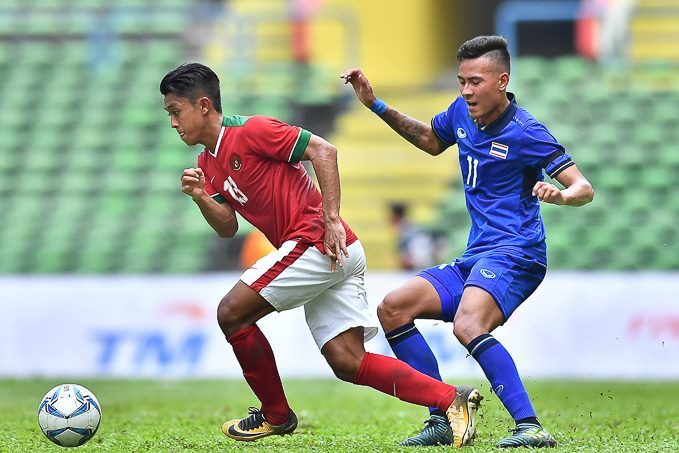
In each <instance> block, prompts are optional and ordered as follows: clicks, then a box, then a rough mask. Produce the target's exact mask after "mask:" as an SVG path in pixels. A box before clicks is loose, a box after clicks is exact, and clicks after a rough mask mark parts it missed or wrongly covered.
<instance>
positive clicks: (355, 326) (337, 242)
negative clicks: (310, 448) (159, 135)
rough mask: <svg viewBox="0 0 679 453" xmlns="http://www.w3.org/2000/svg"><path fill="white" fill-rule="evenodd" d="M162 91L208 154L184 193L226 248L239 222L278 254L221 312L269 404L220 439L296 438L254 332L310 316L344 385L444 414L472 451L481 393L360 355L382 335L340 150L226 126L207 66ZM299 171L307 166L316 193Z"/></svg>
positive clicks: (186, 176)
mask: <svg viewBox="0 0 679 453" xmlns="http://www.w3.org/2000/svg"><path fill="white" fill-rule="evenodd" d="M160 92H161V93H162V94H163V95H164V103H165V110H167V112H168V113H169V116H170V125H171V127H172V128H174V129H175V130H176V131H177V132H178V133H179V136H180V138H181V139H182V140H183V141H184V143H186V144H187V145H196V144H202V145H203V146H205V150H204V151H203V153H201V154H200V156H199V157H198V166H197V167H196V168H188V169H186V170H184V172H183V174H182V176H181V188H182V191H183V192H184V193H185V194H186V195H188V196H190V197H191V198H192V199H193V201H194V202H195V203H196V204H197V205H198V208H199V209H200V211H201V213H202V214H203V216H204V217H205V220H206V221H207V222H208V223H209V224H210V226H211V227H212V228H213V229H214V230H215V231H216V232H217V233H218V234H219V236H220V237H226V238H230V237H233V236H234V235H235V234H236V231H237V230H238V222H237V218H236V214H235V213H236V212H238V213H239V214H241V215H242V216H243V217H244V218H245V219H247V220H248V221H249V222H250V223H252V224H253V225H254V226H255V227H257V228H258V229H259V230H261V231H262V232H263V233H264V234H265V235H266V237H267V238H268V239H269V241H271V243H272V244H273V245H274V246H275V247H276V248H277V250H275V251H273V252H272V253H270V254H269V255H267V256H265V257H264V258H262V259H260V260H259V261H257V262H256V263H255V264H254V265H253V266H252V267H251V268H249V269H248V270H246V271H245V272H244V273H243V275H242V276H241V278H240V280H239V281H238V283H236V285H235V286H234V287H233V288H232V289H231V290H230V291H229V293H228V294H227V295H226V296H225V297H224V298H223V299H222V300H221V302H220V303H219V307H218V309H217V320H218V322H219V326H220V328H221V329H222V331H223V332H224V335H225V336H226V340H227V341H228V342H229V343H230V344H231V346H232V347H233V351H234V353H235V355H236V358H237V359H238V362H239V363H240V365H241V368H242V369H243V375H244V377H245V380H246V381H247V383H248V385H249V386H250V388H251V389H252V391H253V392H254V393H255V395H256V396H257V398H258V399H259V401H260V402H261V409H250V414H249V415H248V416H246V417H244V418H242V419H235V420H230V421H228V422H226V423H224V425H223V426H222V431H223V432H224V434H226V435H227V436H228V437H230V438H233V439H236V440H241V441H252V440H256V439H259V438H262V437H265V436H269V435H273V434H279V435H283V434H289V433H292V432H293V431H294V429H295V428H296V427H297V417H296V416H295V414H294V412H293V411H292V410H291V409H290V406H289V405H288V401H287V399H286V396H285V393H284V391H283V385H282V383H281V379H280V376H279V374H278V370H277V367H276V362H275V359H274V355H273V352H272V350H271V346H270V345H269V342H268V341H267V339H266V337H265V336H264V335H263V333H262V332H261V331H260V330H259V327H257V324H256V322H257V321H258V320H259V319H261V318H262V317H264V316H266V315H267V314H269V313H271V312H273V311H282V310H288V309H291V308H295V307H298V306H302V305H303V306H304V310H305V315H306V320H307V324H308V326H309V329H310V331H311V334H312V336H313V337H314V340H315V341H316V344H317V345H318V347H319V349H320V350H321V354H323V356H324V357H325V359H326V360H327V362H328V364H329V365H330V367H331V368H332V370H333V372H334V373H335V375H336V376H337V377H338V378H340V379H342V380H344V381H348V382H353V383H354V384H358V385H367V386H370V387H373V388H375V389H377V390H380V391H382V392H384V393H387V394H390V395H393V396H396V397H398V398H399V399H401V400H403V401H407V402H410V403H414V404H419V405H422V406H433V407H438V408H439V410H440V411H441V414H442V415H443V416H445V417H447V418H448V420H449V425H448V428H450V429H452V431H453V433H454V444H455V445H456V446H462V445H466V444H468V443H470V442H471V441H472V440H473V438H474V434H475V428H476V427H475V414H476V409H477V408H478V404H479V401H480V399H481V397H480V395H479V392H478V390H476V389H474V388H471V387H454V386H451V385H448V384H445V383H443V382H440V381H438V380H436V379H433V378H431V377H429V376H426V375H424V374H422V373H420V372H418V371H416V370H415V369H413V368H411V367H410V366H409V365H407V364H405V363H404V362H401V361H399V360H396V359H393V358H390V357H385V356H381V355H378V354H371V353H368V352H366V351H365V349H364V346H363V343H364V341H365V340H367V339H369V338H372V336H374V335H375V334H376V332H377V328H376V327H375V325H376V323H373V321H372V316H371V315H370V310H369V307H368V302H367V298H366V292H365V287H364V276H365V269H366V264H365V254H364V251H363V247H362V246H361V243H360V242H359V240H358V238H357V237H356V235H355V234H354V233H353V232H352V231H351V229H350V228H349V227H348V226H347V224H346V223H344V221H343V220H342V219H341V217H340V216H339V207H340V183H339V174H338V170H337V150H336V148H335V147H334V146H333V145H331V144H330V143H328V142H327V141H325V140H323V139H322V138H320V137H318V136H316V135H313V134H311V133H310V132H308V131H306V130H304V129H301V128H299V127H296V126H290V125H287V124H284V123H282V122H280V121H278V120H276V119H274V118H270V117H264V116H252V117H243V116H225V115H223V114H222V108H221V100H220V94H219V79H218V78H217V76H216V75H215V73H214V72H213V71H212V70H211V69H209V68H208V67H206V66H203V65H201V64H197V63H191V64H186V65H182V66H180V67H178V68H177V69H175V70H173V71H171V72H169V73H168V74H167V75H166V76H165V77H164V78H163V80H162V81H161V83H160ZM301 160H310V161H311V164H312V166H313V168H314V171H315V172H316V175H317V178H318V183H319V185H320V189H321V191H320V192H319V191H318V189H317V188H316V186H315V185H314V183H313V181H312V180H311V178H310V177H309V175H308V174H307V172H306V171H305V169H304V167H302V165H301V164H300V161H301ZM321 193H322V195H321ZM448 428H447V429H448Z"/></svg>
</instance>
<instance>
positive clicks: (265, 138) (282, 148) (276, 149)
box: [246, 116, 311, 163]
mask: <svg viewBox="0 0 679 453" xmlns="http://www.w3.org/2000/svg"><path fill="white" fill-rule="evenodd" d="M246 125H247V127H248V138H247V140H248V145H249V148H250V149H251V150H252V151H253V152H254V153H256V154H259V155H261V156H264V157H268V158H270V159H275V160H281V161H284V162H291V163H296V162H299V161H300V160H301V159H302V155H303V154H304V151H305V150H306V147H307V145H308V144H309V140H311V132H309V131H307V130H306V129H302V128H301V127H298V126H291V125H289V124H285V123H283V122H282V121H279V120H277V119H275V118H271V117H268V116H254V117H252V118H251V119H250V120H249V121H248V122H247V123H246Z"/></svg>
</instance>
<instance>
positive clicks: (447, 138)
mask: <svg viewBox="0 0 679 453" xmlns="http://www.w3.org/2000/svg"><path fill="white" fill-rule="evenodd" d="M455 102H457V101H455ZM455 102H453V103H452V104H450V106H449V107H448V110H446V111H443V112H441V113H439V114H438V115H436V116H434V118H432V120H431V128H432V130H433V131H434V134H436V136H437V137H438V138H439V140H441V141H442V142H443V143H445V144H446V145H448V146H452V145H454V144H455V143H457V136H456V135H455V124H454V121H453V120H454V117H455Z"/></svg>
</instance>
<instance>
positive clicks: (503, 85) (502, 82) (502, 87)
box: [498, 72, 509, 91]
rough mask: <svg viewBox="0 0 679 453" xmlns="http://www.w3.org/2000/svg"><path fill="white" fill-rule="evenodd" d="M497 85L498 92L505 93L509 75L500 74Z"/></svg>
mask: <svg viewBox="0 0 679 453" xmlns="http://www.w3.org/2000/svg"><path fill="white" fill-rule="evenodd" d="M498 84H499V88H500V91H505V90H506V89H507V85H509V74H508V73H506V72H503V73H502V74H500V78H499V79H498Z"/></svg>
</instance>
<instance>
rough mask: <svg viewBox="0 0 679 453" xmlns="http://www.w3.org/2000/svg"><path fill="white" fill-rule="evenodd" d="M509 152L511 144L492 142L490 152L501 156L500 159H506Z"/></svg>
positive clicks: (492, 154)
mask: <svg viewBox="0 0 679 453" xmlns="http://www.w3.org/2000/svg"><path fill="white" fill-rule="evenodd" d="M508 152H509V146H507V145H503V144H502V143H496V142H492V143H491V144H490V153H488V154H490V155H491V156H495V157H499V158H500V159H506V158H507V153H508Z"/></svg>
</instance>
